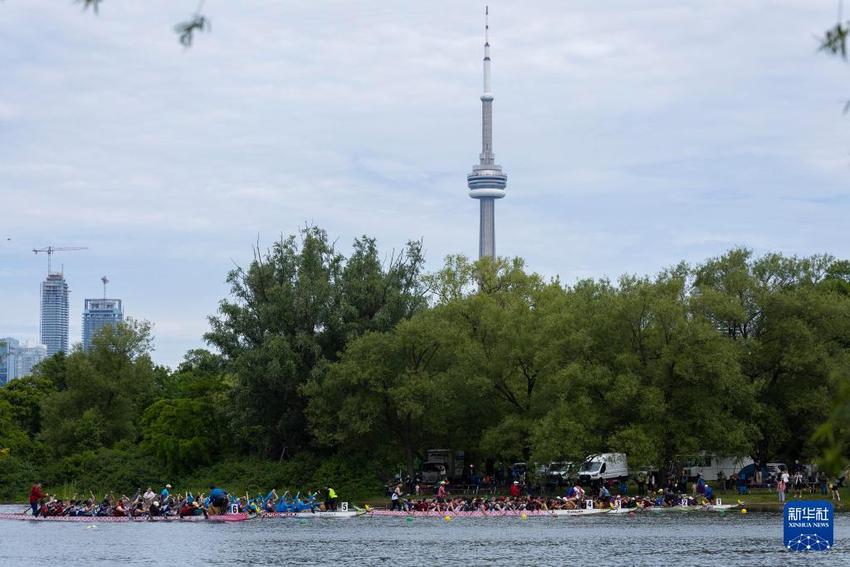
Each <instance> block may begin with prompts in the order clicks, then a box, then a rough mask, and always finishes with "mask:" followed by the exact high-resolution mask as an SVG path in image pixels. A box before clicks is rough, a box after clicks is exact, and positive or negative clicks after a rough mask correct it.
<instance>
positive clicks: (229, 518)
mask: <svg viewBox="0 0 850 567" xmlns="http://www.w3.org/2000/svg"><path fill="white" fill-rule="evenodd" d="M247 519H248V514H222V515H218V516H209V517H206V518H204V517H203V516H186V517H184V518H181V517H180V516H153V517H151V518H149V517H147V516H135V517H130V516H31V515H29V514H0V520H24V521H27V522H82V523H88V524H91V523H98V524H99V523H104V524H117V523H133V522H244V521H245V520H247Z"/></svg>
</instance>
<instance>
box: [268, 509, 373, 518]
mask: <svg viewBox="0 0 850 567" xmlns="http://www.w3.org/2000/svg"><path fill="white" fill-rule="evenodd" d="M363 514H366V512H365V511H362V512H357V511H354V510H348V511H345V512H343V511H338V512H269V513H265V514H261V515H260V516H259V517H260V518H263V519H266V518H309V519H346V518H356V517H357V516H362V515H363Z"/></svg>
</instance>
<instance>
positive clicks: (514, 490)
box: [511, 484, 520, 498]
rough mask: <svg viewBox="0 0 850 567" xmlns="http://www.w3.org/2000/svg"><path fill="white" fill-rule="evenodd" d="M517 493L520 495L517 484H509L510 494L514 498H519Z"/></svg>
mask: <svg viewBox="0 0 850 567" xmlns="http://www.w3.org/2000/svg"><path fill="white" fill-rule="evenodd" d="M519 495H520V491H519V485H518V484H512V485H511V496H513V497H514V498H519Z"/></svg>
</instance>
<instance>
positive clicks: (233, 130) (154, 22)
mask: <svg viewBox="0 0 850 567" xmlns="http://www.w3.org/2000/svg"><path fill="white" fill-rule="evenodd" d="M197 5H198V4H197V2H196V0H146V1H145V2H129V1H120V0H105V1H104V2H102V5H101V9H100V11H99V14H97V15H95V14H93V13H92V12H91V11H88V12H84V11H83V10H82V9H81V7H80V5H78V4H73V3H72V2H71V1H70V0H68V1H57V0H7V1H5V2H2V3H0V337H2V336H12V337H16V338H18V339H21V340H29V341H31V342H37V339H38V317H39V284H40V282H41V280H42V279H43V278H44V276H45V273H46V270H47V266H46V258H45V257H44V256H43V255H39V256H36V255H34V254H33V253H32V249H33V248H40V247H43V246H48V245H54V246H85V247H87V248H88V249H87V250H83V251H75V252H66V253H56V255H55V256H54V264H55V265H57V266H62V267H63V268H64V273H65V276H66V278H67V280H68V282H69V285H70V288H71V339H72V341H73V342H77V341H79V340H80V327H81V313H82V307H83V299H84V298H89V297H100V296H101V295H102V284H101V282H100V277H101V276H103V275H107V276H108V277H109V279H110V280H111V283H110V284H109V290H108V291H109V295H110V296H112V297H118V298H121V299H123V300H124V305H125V313H126V314H127V315H129V316H132V317H135V318H138V319H146V320H148V321H150V322H151V323H153V325H154V333H155V335H156V351H155V352H154V359H155V360H156V361H157V362H160V363H162V364H167V365H171V366H174V365H176V364H177V363H178V362H179V361H180V360H181V359H182V356H183V354H184V353H185V352H186V351H187V350H188V349H191V348H197V347H202V346H204V343H203V338H202V335H203V333H204V332H205V331H206V330H207V329H208V322H207V317H208V316H210V315H212V314H214V313H215V312H216V309H217V307H218V303H219V301H221V300H222V299H223V298H225V297H226V296H227V293H228V288H227V285H226V283H225V281H224V280H225V277H226V274H227V272H228V270H230V269H231V268H233V267H234V266H235V265H244V264H247V263H248V262H249V261H250V260H251V258H252V246H254V245H256V244H257V243H259V244H260V245H261V246H262V247H265V246H267V245H269V244H271V243H272V242H273V241H275V240H276V239H278V238H279V237H280V235H281V234H284V235H286V234H291V233H293V232H296V231H297V230H298V229H299V227H302V226H304V225H305V224H316V225H318V226H321V227H322V228H324V229H325V230H327V232H328V234H329V235H330V237H331V238H332V239H335V240H337V245H338V247H339V249H340V250H341V251H342V252H343V253H348V252H349V251H350V246H351V242H352V240H353V239H354V238H355V237H356V236H358V235H362V234H368V235H372V236H375V237H376V238H377V239H378V242H379V244H380V246H381V248H382V250H383V251H384V252H385V253H386V254H387V255H389V254H390V253H391V252H392V250H398V249H399V248H401V247H402V246H404V244H405V242H406V241H407V240H409V239H420V238H421V239H423V240H424V244H425V249H426V252H427V258H428V267H429V269H438V268H439V267H440V265H441V264H442V261H443V258H444V257H445V256H446V255H448V254H457V253H462V254H466V255H468V256H471V257H474V256H475V255H476V254H477V251H478V242H477V239H478V204H477V202H475V201H473V200H472V199H470V198H469V197H468V195H467V189H466V179H465V176H466V174H467V173H468V172H469V171H470V170H471V167H472V165H473V164H474V163H476V162H477V160H478V153H479V152H480V144H481V142H480V120H481V110H480V105H481V103H480V100H479V96H480V94H481V89H482V87H481V81H482V79H481V57H482V54H483V53H482V51H483V48H482V41H483V11H484V6H483V3H482V2H478V1H471V0H429V1H427V2H423V1H421V0H419V1H416V2H414V1H407V0H393V1H389V0H382V1H379V0H374V1H373V0H279V1H273V0H265V1H260V0H242V1H240V2H232V1H225V0H207V1H206V2H205V4H204V6H203V13H204V14H205V15H206V16H207V17H208V18H209V20H210V21H211V24H212V25H211V31H210V32H209V33H204V34H200V35H198V36H196V39H195V42H194V44H193V45H192V47H191V48H189V49H186V48H183V47H182V46H181V45H180V44H179V43H178V41H177V36H176V34H175V32H174V30H173V27H174V24H175V23H177V22H180V21H184V20H186V19H188V18H189V16H190V15H191V14H192V13H193V12H194V11H195V9H196V8H197ZM836 7H837V0H771V1H766V0H759V1H757V0H727V1H723V0H699V1H698V0H675V1H674V0H667V1H661V0H642V1H635V0H607V1H605V2H599V1H598V0H566V1H565V0H524V1H523V2H515V1H507V0H497V1H492V2H490V27H491V44H492V57H493V90H494V94H495V102H494V151H495V154H496V158H497V163H499V164H501V165H502V167H503V168H504V170H505V172H506V173H507V175H508V187H507V197H506V198H505V199H503V200H500V201H498V202H497V204H496V243H497V244H496V246H497V253H498V254H499V255H504V256H522V257H524V258H525V259H526V261H527V264H528V266H529V268H530V269H532V270H534V271H536V272H539V273H541V274H544V275H546V276H550V277H552V276H559V277H560V279H561V281H562V282H564V283H565V284H571V283H574V282H575V281H577V280H578V279H581V278H588V277H593V278H599V277H610V278H616V277H617V276H619V275H621V274H624V273H629V274H640V275H643V274H654V273H657V272H658V271H660V270H662V269H664V268H665V267H668V266H671V265H674V264H676V263H678V262H679V261H681V260H685V261H688V262H691V263H698V262H700V261H702V260H705V259H706V258H709V257H713V256H717V255H720V254H722V253H724V252H725V251H726V250H728V249H730V248H732V247H735V246H747V247H750V248H752V249H753V250H754V251H755V252H756V253H757V254H761V253H764V252H767V251H776V252H782V253H784V254H789V255H791V254H796V255H810V254H815V253H824V252H826V253H830V254H833V255H835V256H837V257H840V258H848V257H850V240H848V239H847V238H846V234H847V224H848V222H847V219H848V217H850V198H848V192H847V189H848V183H850V115H844V114H842V109H843V106H844V103H845V101H846V100H847V99H848V98H850V66H848V65H847V64H845V63H843V62H841V61H840V60H839V59H836V58H831V57H827V56H826V55H823V54H820V53H817V36H818V35H819V34H821V33H822V32H823V31H824V30H825V29H826V28H827V27H830V26H831V25H833V24H834V22H835V18H836Z"/></svg>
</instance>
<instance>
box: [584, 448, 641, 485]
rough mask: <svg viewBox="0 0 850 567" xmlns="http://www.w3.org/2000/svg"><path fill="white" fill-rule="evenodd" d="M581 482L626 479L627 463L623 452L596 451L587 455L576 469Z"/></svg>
mask: <svg viewBox="0 0 850 567" xmlns="http://www.w3.org/2000/svg"><path fill="white" fill-rule="evenodd" d="M578 478H579V481H580V482H582V483H587V482H594V481H599V480H627V479H628V478H629V463H628V459H627V458H626V454H625V453H596V454H593V455H588V456H587V458H586V459H585V460H584V462H583V463H582V465H581V466H580V467H579V469H578Z"/></svg>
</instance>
